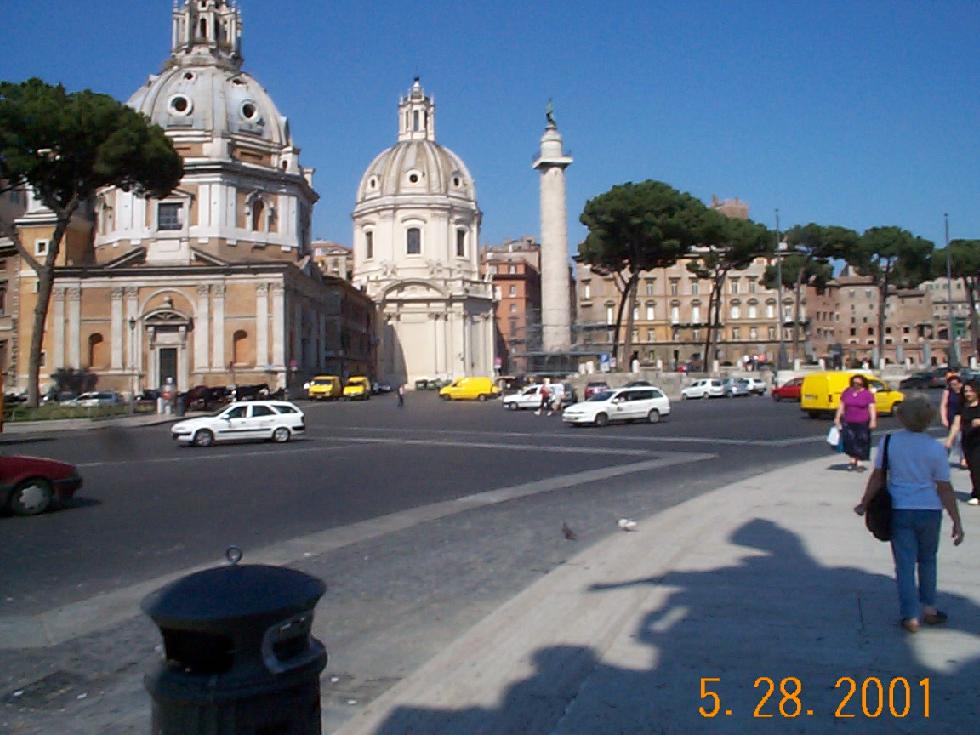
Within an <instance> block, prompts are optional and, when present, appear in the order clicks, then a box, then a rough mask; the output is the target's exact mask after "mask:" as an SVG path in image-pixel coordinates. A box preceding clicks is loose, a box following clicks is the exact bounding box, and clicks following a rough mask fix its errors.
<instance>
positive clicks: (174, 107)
mask: <svg viewBox="0 0 980 735" xmlns="http://www.w3.org/2000/svg"><path fill="white" fill-rule="evenodd" d="M167 107H168V108H169V109H170V114H172V115H189V114H190V112H191V101H190V98H188V97H185V96H184V95H182V94H175V95H174V96H173V97H171V98H170V102H169V104H168V105H167Z"/></svg>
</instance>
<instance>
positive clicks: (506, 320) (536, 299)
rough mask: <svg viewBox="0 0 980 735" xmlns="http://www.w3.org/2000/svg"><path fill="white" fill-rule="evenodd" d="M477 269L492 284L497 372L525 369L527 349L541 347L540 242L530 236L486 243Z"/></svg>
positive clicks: (515, 371)
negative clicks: (497, 242)
mask: <svg viewBox="0 0 980 735" xmlns="http://www.w3.org/2000/svg"><path fill="white" fill-rule="evenodd" d="M480 273H481V275H482V276H483V277H484V278H485V279H486V278H489V280H490V282H491V283H492V285H493V294H494V304H493V318H494V339H495V342H496V350H495V353H496V356H497V364H496V365H495V367H496V369H497V372H498V373H501V374H508V373H509V374H523V373H527V372H529V368H530V364H529V359H528V356H527V353H528V352H529V351H531V352H535V351H538V350H540V349H541V246H540V245H539V244H538V243H537V242H535V240H534V238H533V237H530V236H524V237H522V238H520V239H518V240H510V241H508V242H505V243H503V244H501V245H491V246H486V247H484V248H483V251H482V253H481V257H480Z"/></svg>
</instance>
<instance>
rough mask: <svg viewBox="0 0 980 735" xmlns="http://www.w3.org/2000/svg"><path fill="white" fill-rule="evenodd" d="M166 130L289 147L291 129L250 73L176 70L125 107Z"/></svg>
mask: <svg viewBox="0 0 980 735" xmlns="http://www.w3.org/2000/svg"><path fill="white" fill-rule="evenodd" d="M127 104H128V105H129V106H130V107H132V108H134V109H136V110H139V111H140V112H142V113H143V114H145V115H146V116H147V117H149V118H150V121H151V122H154V123H156V124H157V125H159V126H160V127H161V128H163V129H164V130H167V131H170V132H176V131H180V130H188V131H204V132H207V133H210V134H211V135H213V136H215V137H225V136H229V135H238V134H244V135H254V136H257V137H259V138H263V139H265V140H267V141H269V142H271V143H275V144H278V145H281V146H288V145H291V144H292V140H291V137H290V133H289V125H288V123H287V121H286V118H285V117H283V116H282V115H281V114H280V113H279V110H278V109H277V108H276V105H275V103H274V102H273V101H272V98H271V97H270V96H269V94H268V93H267V92H266V91H265V89H263V88H262V85H260V84H259V83H258V82H257V81H255V79H253V78H252V77H251V76H250V75H249V74H246V73H245V72H243V71H239V70H236V69H226V68H222V67H219V66H190V65H188V66H184V65H180V66H176V67H173V68H170V69H167V70H165V71H164V72H163V73H162V74H159V75H155V76H151V77H150V79H149V81H148V82H147V83H146V85H145V86H144V87H142V88H141V89H140V90H139V91H138V92H136V94H134V95H133V96H132V97H131V98H130V99H129V102H128V103H127Z"/></svg>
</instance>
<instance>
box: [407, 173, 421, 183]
mask: <svg viewBox="0 0 980 735" xmlns="http://www.w3.org/2000/svg"><path fill="white" fill-rule="evenodd" d="M408 180H409V181H411V182H412V183H413V184H417V183H419V175H418V174H415V173H412V174H409V175H408Z"/></svg>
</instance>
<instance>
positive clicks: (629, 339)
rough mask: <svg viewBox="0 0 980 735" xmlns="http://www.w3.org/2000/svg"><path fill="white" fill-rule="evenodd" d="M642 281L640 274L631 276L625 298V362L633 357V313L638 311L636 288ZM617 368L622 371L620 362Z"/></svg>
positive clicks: (617, 362) (617, 363)
mask: <svg viewBox="0 0 980 735" xmlns="http://www.w3.org/2000/svg"><path fill="white" fill-rule="evenodd" d="M639 281H640V274H639V273H634V274H632V275H631V276H630V280H629V282H628V283H627V284H626V293H625V295H624V298H623V302H624V303H625V304H626V309H627V313H626V334H624V335H623V361H624V362H625V361H626V360H629V359H630V357H632V355H633V352H632V350H633V324H634V319H633V316H634V315H633V312H634V311H635V310H636V286H637V284H638V283H639ZM616 368H617V369H618V370H622V369H623V366H622V365H620V364H619V360H618V359H617V361H616Z"/></svg>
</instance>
